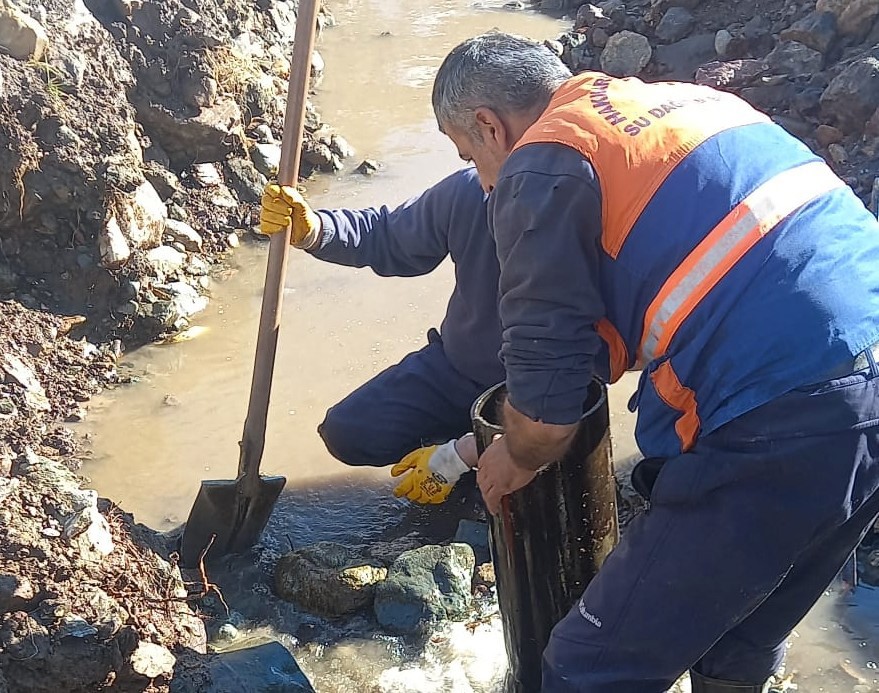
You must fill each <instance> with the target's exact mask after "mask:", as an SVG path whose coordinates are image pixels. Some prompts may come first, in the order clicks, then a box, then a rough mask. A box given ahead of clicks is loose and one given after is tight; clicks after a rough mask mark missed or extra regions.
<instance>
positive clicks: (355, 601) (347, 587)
mask: <svg viewBox="0 0 879 693" xmlns="http://www.w3.org/2000/svg"><path fill="white" fill-rule="evenodd" d="M387 574H388V569H387V568H385V567H384V566H382V565H381V564H380V563H379V562H377V561H374V560H369V559H366V558H364V557H363V556H360V555H358V554H357V553H356V552H355V551H353V550H351V549H349V548H348V547H346V546H342V545H341V544H334V543H332V542H320V543H317V544H314V545H313V546H306V547H304V548H302V549H296V550H295V551H291V552H290V553H288V554H286V555H285V556H282V557H281V559H280V560H279V561H278V564H277V566H276V567H275V594H277V595H278V596H279V597H281V598H282V599H286V600H287V601H292V602H295V603H297V604H299V605H300V606H302V607H303V608H305V609H307V610H308V611H310V612H312V613H315V614H318V615H319V616H342V615H344V614H350V613H354V612H355V611H359V610H360V609H364V608H366V607H368V606H370V604H371V603H372V599H373V596H374V594H375V586H376V584H378V583H380V582H381V581H382V580H384V579H385V578H386V577H387Z"/></svg>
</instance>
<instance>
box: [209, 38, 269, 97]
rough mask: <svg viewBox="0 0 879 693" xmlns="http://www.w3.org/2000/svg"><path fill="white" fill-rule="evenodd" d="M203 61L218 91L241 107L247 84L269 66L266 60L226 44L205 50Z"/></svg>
mask: <svg viewBox="0 0 879 693" xmlns="http://www.w3.org/2000/svg"><path fill="white" fill-rule="evenodd" d="M205 61H206V62H207V64H208V67H210V70H211V72H212V73H213V77H214V79H215V80H217V86H218V87H219V89H220V91H221V92H223V93H225V94H228V95H229V96H231V97H232V98H233V99H235V102H236V103H237V104H238V105H239V106H240V107H241V108H242V109H244V108H245V97H246V94H247V86H248V84H251V83H253V82H255V81H256V80H259V79H261V78H262V77H263V76H264V74H265V73H266V72H267V71H268V70H269V69H270V68H271V64H270V62H269V61H268V60H265V59H259V58H254V57H248V56H244V55H242V54H241V53H239V52H238V51H237V50H235V49H234V48H230V47H228V46H220V47H219V48H215V49H213V50H210V51H206V52H205Z"/></svg>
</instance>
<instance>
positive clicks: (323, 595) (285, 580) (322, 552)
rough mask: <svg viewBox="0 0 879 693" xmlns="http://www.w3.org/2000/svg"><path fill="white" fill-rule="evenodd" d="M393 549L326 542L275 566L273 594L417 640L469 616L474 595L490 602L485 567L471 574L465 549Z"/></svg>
mask: <svg viewBox="0 0 879 693" xmlns="http://www.w3.org/2000/svg"><path fill="white" fill-rule="evenodd" d="M395 548H396V550H395ZM400 549H401V547H400V546H396V547H395V546H393V545H390V544H388V545H386V544H384V543H382V542H377V543H376V544H374V545H372V546H370V547H369V548H368V550H365V551H364V550H358V549H355V548H353V547H349V546H344V545H341V544H335V543H332V542H320V543H317V544H313V545H311V546H307V547H303V548H302V549H296V550H294V551H291V552H290V553H288V554H286V555H284V556H282V557H281V559H280V560H279V561H278V563H277V566H276V567H275V576H274V590H275V594H276V595H277V596H279V597H281V598H282V599H285V600H288V601H291V602H294V603H295V604H296V605H298V606H299V607H301V608H302V609H305V610H306V611H308V612H309V613H312V614H316V615H318V616H321V617H323V618H338V617H342V616H351V615H353V614H358V613H364V614H369V615H371V616H372V617H373V618H374V619H375V620H376V622H377V623H378V625H379V626H380V627H381V628H382V629H384V630H385V631H386V632H389V633H395V634H403V635H416V636H423V635H425V634H429V633H430V632H431V629H432V628H434V627H436V626H437V625H439V624H441V623H443V622H446V621H465V620H467V619H469V618H471V617H473V616H474V614H475V613H476V612H477V611H478V608H477V601H478V599H477V601H474V595H476V597H477V598H479V597H485V598H490V594H489V592H490V589H491V587H492V586H493V585H494V577H493V571H492V570H491V564H490V563H485V564H482V565H480V566H479V567H478V569H477V566H476V561H475V555H474V551H473V548H472V547H471V546H470V545H469V544H466V543H456V542H453V543H451V544H448V545H445V546H441V545H427V546H417V547H414V548H409V549H406V550H402V551H401V550H400Z"/></svg>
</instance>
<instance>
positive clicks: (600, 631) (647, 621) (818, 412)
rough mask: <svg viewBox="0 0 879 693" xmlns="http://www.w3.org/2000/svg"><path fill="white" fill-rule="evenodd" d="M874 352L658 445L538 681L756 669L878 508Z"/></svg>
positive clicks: (763, 667)
mask: <svg viewBox="0 0 879 693" xmlns="http://www.w3.org/2000/svg"><path fill="white" fill-rule="evenodd" d="M877 488H879V377H877V369H876V367H875V364H872V366H871V368H870V369H869V370H868V371H866V372H861V373H857V374H854V375H851V376H848V377H845V378H841V379H838V380H833V381H829V382H826V383H823V384H820V385H816V386H811V387H806V388H801V389H798V390H795V391H793V392H790V393H788V394H786V395H784V396H783V397H780V398H778V399H776V400H775V401H773V402H770V403H769V404H766V405H764V406H762V407H759V408H758V409H756V410H754V411H752V412H750V413H748V414H745V415H744V416H741V417H739V418H737V419H736V420H734V421H732V422H730V423H728V424H727V425H725V426H723V427H722V428H720V429H719V430H717V431H715V432H713V433H711V434H709V435H706V436H705V437H703V438H701V439H700V440H699V442H698V443H697V444H696V445H695V446H694V448H693V449H692V450H690V451H688V452H687V453H684V454H682V455H679V456H677V457H674V458H671V459H669V460H667V461H666V462H665V463H664V464H663V465H662V467H661V470H660V471H659V474H658V476H657V477H656V481H655V484H654V486H653V489H652V491H651V498H650V507H649V509H648V510H647V512H646V513H645V514H643V515H641V516H640V517H638V518H636V519H635V520H634V521H633V522H632V524H631V525H629V527H628V528H627V530H626V532H625V534H624V536H623V538H622V540H621V542H620V544H619V546H618V547H617V548H616V549H615V550H614V551H613V552H612V553H611V554H610V555H609V556H608V558H607V560H606V562H605V564H604V565H603V566H602V568H601V570H600V571H599V573H598V575H597V576H596V577H595V579H594V580H593V581H592V582H591V583H590V584H589V586H588V587H587V588H586V591H585V592H584V593H583V596H582V597H581V599H580V600H579V601H578V603H577V604H575V605H574V607H573V608H572V609H571V611H570V612H569V613H568V615H567V616H565V618H564V619H562V620H561V621H560V622H559V623H558V624H557V625H556V627H555V629H554V630H553V633H552V636H551V638H550V642H549V645H548V646H547V648H546V650H545V651H544V661H543V693H573V692H574V691H576V692H577V693H661V692H662V691H665V690H667V689H668V687H669V686H671V684H672V683H673V682H674V681H675V680H676V679H677V678H678V677H679V676H680V675H681V674H682V673H683V672H684V671H686V670H687V669H689V668H695V670H696V671H698V672H700V673H701V674H703V675H705V676H709V677H713V678H718V679H726V680H732V681H741V682H746V683H761V682H763V681H765V680H766V679H767V678H768V677H769V676H770V675H771V674H772V673H773V672H774V671H775V670H776V668H777V667H778V666H779V664H780V663H781V660H782V657H783V653H784V642H785V640H786V638H787V636H788V634H789V633H790V632H791V630H792V629H793V628H794V627H795V626H796V625H797V623H798V622H799V621H800V619H802V617H803V616H804V615H805V614H806V613H807V612H808V610H809V609H810V608H811V607H812V605H813V604H814V603H815V601H816V600H817V599H818V597H819V596H820V595H821V593H822V592H823V591H824V590H825V589H826V588H827V586H828V585H829V584H830V582H831V581H832V580H833V578H834V577H835V576H836V574H837V573H838V571H839V570H840V569H841V568H842V566H843V564H844V563H845V562H846V560H847V559H848V557H849V556H850V555H851V553H852V552H853V551H854V549H855V548H856V546H857V544H858V543H859V542H860V540H861V538H862V536H863V534H864V532H865V531H866V529H867V528H868V527H869V526H870V525H871V523H872V522H873V520H874V519H875V517H876V516H877V514H879V493H877Z"/></svg>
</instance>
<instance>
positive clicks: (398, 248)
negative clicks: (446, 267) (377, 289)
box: [312, 171, 486, 276]
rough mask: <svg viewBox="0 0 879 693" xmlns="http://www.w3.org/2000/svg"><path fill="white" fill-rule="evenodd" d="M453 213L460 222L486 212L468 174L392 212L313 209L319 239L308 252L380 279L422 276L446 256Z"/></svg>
mask: <svg viewBox="0 0 879 693" xmlns="http://www.w3.org/2000/svg"><path fill="white" fill-rule="evenodd" d="M462 206H464V207H466V209H461V207H462ZM453 209H455V210H456V211H455V214H456V215H460V214H464V215H465V217H464V218H467V217H469V216H470V215H472V214H481V215H485V214H486V206H485V201H484V197H483V194H482V190H481V188H480V187H479V182H478V179H477V178H476V177H475V176H474V175H473V174H472V172H469V171H459V172H457V173H455V174H452V175H451V176H449V177H447V178H445V179H444V180H442V181H440V182H439V183H438V184H437V185H435V186H433V187H432V188H430V189H428V190H427V191H425V192H424V193H422V194H421V195H419V196H418V197H415V198H413V199H411V200H409V201H408V202H405V203H404V204H402V205H400V206H399V207H397V208H396V209H388V208H387V207H380V208H378V209H375V208H371V209H361V210H352V209H338V210H321V211H319V212H318V216H319V217H320V219H321V222H322V226H323V237H322V241H321V244H320V246H319V247H318V248H316V249H315V250H313V251H312V253H313V254H314V255H315V256H316V257H318V258H320V259H321V260H326V261H328V262H334V263H337V264H342V265H350V266H353V267H370V268H372V269H373V270H374V271H375V272H376V273H377V274H380V275H383V276H414V275H419V274H426V273H428V272H430V271H431V270H433V269H434V268H435V267H436V266H437V265H438V264H439V263H440V262H442V260H443V259H444V258H445V257H446V255H447V254H448V252H449V247H448V237H449V227H450V224H451V218H452V210H453Z"/></svg>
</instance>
